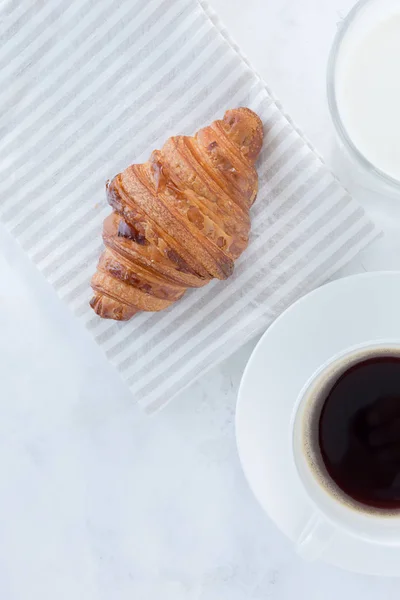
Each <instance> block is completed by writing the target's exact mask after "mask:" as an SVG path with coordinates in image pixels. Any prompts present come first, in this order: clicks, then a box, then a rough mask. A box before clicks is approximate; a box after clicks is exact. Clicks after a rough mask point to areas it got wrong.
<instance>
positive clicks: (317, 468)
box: [291, 341, 400, 560]
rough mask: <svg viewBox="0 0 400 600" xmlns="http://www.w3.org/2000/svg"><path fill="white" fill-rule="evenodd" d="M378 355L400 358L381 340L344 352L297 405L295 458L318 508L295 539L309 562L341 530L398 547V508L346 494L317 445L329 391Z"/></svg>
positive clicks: (398, 352) (316, 376)
mask: <svg viewBox="0 0 400 600" xmlns="http://www.w3.org/2000/svg"><path fill="white" fill-rule="evenodd" d="M377 356H398V357H400V344H399V345H395V344H393V342H385V341H382V342H379V343H374V344H373V345H369V346H368V345H363V346H357V347H354V348H350V349H347V350H346V351H343V352H342V353H341V354H339V355H337V356H335V357H334V358H333V359H331V360H330V361H329V362H328V363H326V364H324V365H323V366H321V368H320V369H319V370H318V371H317V373H316V374H314V375H313V376H312V377H311V379H310V380H309V381H308V382H307V384H306V385H305V386H304V388H303V390H302V392H301V393H300V395H299V398H298V401H297V403H296V406H295V411H294V416H293V421H292V427H291V431H292V450H293V460H294V463H295V466H296V471H297V475H298V477H299V479H300V482H301V485H302V486H303V489H304V491H305V492H306V494H307V496H308V497H309V500H310V501H311V503H312V505H313V507H314V512H313V514H312V516H311V518H310V519H309V520H308V521H307V522H306V523H305V524H304V527H303V529H302V531H301V533H300V535H299V537H298V539H297V551H298V553H299V554H300V555H301V556H303V557H304V558H306V559H309V560H313V559H315V558H317V557H319V556H320V555H321V553H322V552H323V550H324V549H325V548H326V547H327V546H328V545H329V544H330V543H331V542H332V540H333V538H334V536H335V534H336V533H337V532H338V531H346V532H347V533H348V534H350V535H352V536H355V537H357V538H360V539H363V540H366V541H368V542H372V543H375V544H385V545H395V546H400V510H398V511H393V510H389V509H379V508H373V507H371V506H367V505H364V504H362V503H360V502H357V501H356V500H354V499H353V498H351V497H350V496H348V495H347V494H346V493H345V492H344V491H343V490H342V489H341V488H339V486H338V485H337V484H336V483H335V482H334V481H333V479H332V478H331V477H330V475H329V474H328V471H327V470H326V467H325V465H324V462H323V459H322V455H321V452H320V450H319V445H318V422H319V417H320V414H321V410H322V407H323V405H324V402H325V399H326V397H327V394H328V393H329V391H330V389H331V388H332V386H333V385H334V383H335V382H336V381H337V379H338V378H339V377H340V376H341V375H342V374H343V373H344V372H345V371H347V370H348V369H349V368H350V367H352V366H353V365H355V364H357V363H359V362H361V361H363V360H366V359H368V358H373V357H377Z"/></svg>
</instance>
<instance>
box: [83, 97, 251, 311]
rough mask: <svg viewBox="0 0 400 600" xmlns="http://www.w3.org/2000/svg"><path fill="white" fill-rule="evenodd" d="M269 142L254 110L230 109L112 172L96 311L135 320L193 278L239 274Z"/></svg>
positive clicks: (195, 281)
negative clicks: (261, 161)
mask: <svg viewBox="0 0 400 600" xmlns="http://www.w3.org/2000/svg"><path fill="white" fill-rule="evenodd" d="M262 142H263V128H262V123H261V120H260V119H259V117H258V116H257V115H256V114H255V113H254V112H252V111H251V110H250V109H248V108H238V109H233V110H228V111H227V112H226V113H225V116H224V118H223V119H222V120H219V121H214V123H212V124H211V125H210V126H208V127H205V128H204V129H201V130H200V131H198V132H197V133H196V135H195V136H193V137H188V136H176V137H171V138H169V139H168V140H167V142H166V143H165V144H164V146H163V148H162V150H155V151H154V152H153V153H152V155H151V157H150V159H149V161H148V162H146V163H144V164H139V165H131V166H130V167H128V168H127V169H125V171H123V172H122V173H120V174H119V175H117V176H116V177H114V179H113V180H112V181H109V182H107V184H106V187H107V199H108V202H109V204H110V205H111V207H112V208H113V213H112V214H111V215H110V216H109V217H107V218H106V219H105V221H104V229H103V240H104V244H105V247H106V248H105V251H104V252H103V254H102V255H101V257H100V261H99V264H98V267H97V272H96V273H95V275H94V276H93V279H92V288H93V291H94V296H93V298H92V300H91V302H90V304H91V306H92V308H93V309H94V310H95V312H96V313H97V314H98V315H99V316H101V317H103V318H109V319H116V320H128V319H130V318H131V317H132V316H133V315H134V314H136V313H137V312H138V311H143V310H144V311H159V310H163V309H165V308H167V307H168V306H170V305H171V304H172V303H173V302H176V301H177V300H179V298H181V297H182V296H183V294H184V293H185V291H186V290H187V288H198V287H202V286H204V285H206V284H207V283H208V282H209V281H210V280H211V279H212V278H218V279H226V278H227V277H229V276H230V275H231V274H232V271H233V265H234V261H235V260H236V259H237V258H238V257H239V256H240V255H241V253H242V252H243V250H245V248H246V247H247V245H248V238H249V232H250V218H249V209H250V207H251V205H252V204H253V202H254V200H255V198H256V195H257V189H258V177H257V172H256V170H255V168H254V163H255V161H256V159H257V157H258V155H259V152H260V150H261V146H262Z"/></svg>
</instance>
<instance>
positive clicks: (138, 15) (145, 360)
mask: <svg viewBox="0 0 400 600" xmlns="http://www.w3.org/2000/svg"><path fill="white" fill-rule="evenodd" d="M0 21H1V48H0V102H1V107H2V110H1V117H0V129H1V135H0V137H1V141H0V170H1V179H2V185H1V191H0V219H1V221H2V222H3V223H4V224H5V225H6V226H7V228H8V229H9V230H10V231H11V232H12V233H13V235H14V236H15V237H16V238H17V239H18V240H19V242H20V243H21V245H22V246H23V248H24V249H25V251H26V252H27V253H28V255H29V256H30V258H31V259H32V261H33V262H34V264H35V265H37V267H38V269H39V270H40V271H41V272H42V273H43V275H44V276H45V277H46V278H47V280H48V281H49V282H50V283H51V284H52V286H53V287H54V289H55V290H56V291H57V293H58V294H59V296H60V298H61V299H62V300H63V301H64V302H65V303H66V304H67V305H68V306H69V308H70V309H71V310H72V311H73V312H74V313H75V315H76V316H77V318H79V319H80V320H81V321H82V324H83V325H84V326H86V327H87V329H88V330H89V331H90V333H91V335H92V336H94V338H95V340H96V341H97V343H98V344H99V345H100V346H101V348H102V349H103V350H104V352H105V353H106V355H107V357H108V358H109V360H110V361H111V362H112V363H113V364H114V365H115V367H116V368H117V369H118V371H119V372H120V374H121V377H123V379H124V380H125V381H126V382H127V384H128V385H129V386H130V388H131V390H132V393H133V396H134V397H135V398H136V399H137V401H138V402H139V403H140V404H141V405H142V406H143V407H144V408H145V409H147V410H149V411H154V410H155V409H158V408H160V407H161V406H163V405H164V404H165V403H166V402H168V401H169V400H170V399H171V398H172V397H173V396H175V395H176V394H177V393H178V392H180V391H181V390H182V389H183V388H184V387H185V386H186V385H188V384H189V383H190V382H192V381H193V380H194V379H195V378H197V377H198V376H199V375H201V374H202V373H204V371H205V370H206V369H208V368H209V367H210V366H212V365H215V363H217V362H218V361H221V360H222V359H224V358H225V357H227V356H228V355H229V354H230V353H232V352H233V351H234V350H235V349H237V348H238V347H239V346H240V345H242V344H244V343H245V342H246V341H247V340H248V339H249V338H251V337H252V336H254V335H255V334H257V333H258V332H260V331H261V330H262V329H265V328H266V327H267V326H268V325H269V324H270V323H271V321H272V320H273V319H274V318H275V317H276V316H277V315H278V314H279V313H280V312H281V311H282V310H283V309H284V308H285V307H287V306H288V305H289V304H290V303H291V302H293V301H294V300H295V299H296V298H298V297H299V296H300V295H301V294H304V293H305V292H307V291H308V290H310V289H311V288H313V287H315V286H317V285H318V284H320V283H321V282H323V281H324V280H326V279H327V278H328V277H330V276H331V275H332V274H333V273H334V272H335V271H336V270H337V269H339V267H341V266H342V265H343V264H345V263H346V262H347V261H349V260H350V259H351V258H352V257H354V256H355V255H356V254H357V252H358V251H359V250H361V249H362V248H363V247H364V246H365V245H366V244H367V243H368V242H370V241H371V240H372V239H373V238H374V237H375V236H376V234H377V232H376V230H375V228H374V226H373V225H372V224H371V223H370V222H369V221H368V220H367V218H366V217H365V215H364V213H363V210H362V209H361V208H360V207H359V206H358V204H357V203H356V202H355V201H354V200H352V199H351V198H350V197H349V196H348V195H347V193H346V192H345V191H344V190H343V188H342V187H341V186H340V185H339V183H338V182H337V180H336V179H335V178H334V177H333V176H332V174H331V173H330V172H329V171H328V170H327V168H326V167H325V166H324V165H323V163H322V162H321V160H320V158H318V156H317V155H316V153H315V152H314V151H313V149H312V148H311V147H310V145H309V144H308V143H307V142H306V141H305V140H304V138H303V137H302V135H301V133H299V132H298V130H296V129H295V128H294V126H293V124H292V123H291V122H290V121H289V120H288V119H287V117H285V116H284V114H283V113H282V111H281V109H280V107H279V105H278V104H277V103H276V102H275V100H274V98H273V96H272V95H271V93H270V92H269V90H268V89H267V87H266V86H265V84H264V82H263V81H262V80H261V79H260V78H259V77H258V76H257V74H256V73H255V72H254V71H253V70H252V69H251V67H250V66H249V64H248V63H247V62H246V61H245V60H244V59H243V57H242V56H241V55H240V53H239V51H238V49H237V48H236V47H235V46H234V45H233V44H232V43H231V41H230V40H229V37H228V36H227V34H226V32H225V31H224V30H223V29H222V28H221V27H220V26H219V24H218V23H216V20H215V17H214V15H211V14H210V11H209V9H208V8H207V7H206V6H205V5H204V4H203V3H198V2H197V1H196V0H147V1H146V2H145V1H143V0H70V1H69V2H58V1H57V0H3V2H2V3H1V5H0ZM274 59H275V57H271V60H274ZM236 106H248V107H250V108H252V109H253V110H255V111H256V112H257V113H258V114H259V115H260V117H261V118H262V120H263V122H264V124H265V134H266V136H265V145H264V149H263V151H262V154H261V157H260V160H259V163H258V172H259V175H260V191H259V194H258V199H257V201H256V204H255V205H254V208H253V209H252V223H253V228H252V238H251V243H250V246H249V248H248V250H247V251H246V252H245V253H244V255H243V257H242V258H241V260H239V261H238V263H237V266H236V270H235V274H234V276H233V277H232V278H231V279H230V280H229V281H226V282H213V283H211V284H210V285H209V286H207V287H206V288H204V289H202V290H195V291H193V292H189V293H188V294H187V295H186V296H185V297H184V299H183V300H182V301H180V302H179V303H178V304H176V305H175V306H173V307H172V308H171V309H169V310H167V311H165V312H163V313H159V314H145V313H142V314H140V315H138V316H136V317H135V318H134V319H133V320H132V321H131V322H129V323H116V322H112V321H102V320H100V319H99V318H98V317H97V316H96V315H95V314H94V313H93V312H92V311H91V309H90V308H89V306H88V302H89V299H90V296H91V290H90V286H89V282H90V278H91V275H92V273H94V271H95V269H96V263H97V259H98V257H99V254H100V252H101V249H102V240H101V229H102V221H103V219H104V218H105V217H106V216H107V214H109V211H110V209H109V207H108V206H107V205H106V202H105V190H104V184H105V181H106V180H107V179H108V178H111V177H112V176H113V175H114V174H116V173H117V172H119V171H121V170H122V169H124V168H125V167H126V166H127V165H128V164H130V163H132V162H139V161H143V160H146V159H147V157H148V156H149V154H150V152H151V151H152V150H153V149H154V148H159V147H160V146H161V145H162V144H163V142H164V141H165V139H166V138H167V137H169V136H170V135H173V134H177V133H187V134H191V133H194V132H195V131H196V130H197V129H198V128H200V127H201V126H203V125H205V124H208V123H210V122H211V121H212V120H213V119H215V118H220V117H221V116H222V115H223V113H224V111H225V110H226V109H227V108H233V107H236Z"/></svg>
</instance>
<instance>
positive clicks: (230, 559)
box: [0, 0, 400, 600]
mask: <svg viewBox="0 0 400 600" xmlns="http://www.w3.org/2000/svg"><path fill="white" fill-rule="evenodd" d="M211 4H212V6H213V7H214V9H215V10H216V11H217V12H218V14H219V15H220V17H221V18H222V20H223V21H224V22H225V24H226V25H227V26H228V27H229V29H230V31H231V33H232V35H233V37H234V38H235V39H236V40H237V42H238V43H239V44H240V45H241V47H242V49H243V51H244V52H245V54H247V55H248V57H249V58H250V60H251V61H252V63H253V64H254V66H255V67H256V68H257V70H258V71H259V72H260V73H261V75H262V76H263V77H264V78H265V80H267V81H268V83H269V84H270V86H271V87H272V88H273V89H274V91H275V93H276V95H277V96H278V97H279V98H280V99H281V101H282V102H283V104H284V106H285V108H286V110H287V111H288V112H289V113H290V114H291V115H292V116H293V118H294V119H295V120H296V121H297V122H298V124H299V125H300V126H301V127H302V128H303V129H304V131H305V132H306V134H307V135H308V136H309V138H310V139H311V140H312V142H313V143H314V144H315V145H316V146H317V147H318V148H319V150H320V151H321V153H322V154H323V155H324V156H325V157H326V158H327V160H329V154H330V144H331V135H332V129H331V125H330V122H329V117H328V113H327V108H326V103H325V95H324V94H325V88H324V81H325V65H326V59H327V54H328V51H329V46H330V43H331V40H332V37H333V34H334V31H335V27H336V22H337V21H338V19H339V18H340V15H341V14H344V13H345V12H346V10H347V9H348V8H349V7H350V5H351V4H352V0H301V2H299V0H279V1H274V0H246V1H245V2H243V0H212V1H211ZM310 98H312V110H310ZM362 200H363V201H365V202H366V203H367V204H368V203H369V204H368V205H369V206H370V208H371V209H372V212H373V213H374V215H375V216H376V218H377V219H378V220H380V222H381V223H382V224H383V226H384V227H385V230H386V233H387V235H386V236H385V238H384V239H383V240H381V241H379V242H378V243H377V244H375V245H374V247H373V248H371V249H369V250H367V251H366V252H364V254H363V255H362V257H360V258H359V259H358V260H357V262H356V263H354V264H353V265H351V266H350V267H349V268H348V269H347V272H349V271H350V272H351V271H352V270H359V269H360V267H361V268H365V269H376V268H400V258H399V257H400V253H399V252H397V250H398V248H397V246H398V242H397V239H400V236H399V235H398V231H397V228H396V225H395V223H394V220H393V218H392V217H391V216H390V215H391V214H392V213H390V211H389V212H388V211H385V210H382V209H381V207H376V203H375V204H374V203H373V202H372V201H371V200H368V199H364V198H363V199H362ZM391 210H392V209H391ZM0 233H1V235H0V272H1V275H2V276H1V278H0V308H2V310H0V332H1V336H2V344H1V346H0V348H1V349H0V360H1V374H2V386H1V395H0V402H1V414H2V418H1V420H0V443H1V452H0V475H1V484H0V485H1V493H0V540H1V542H0V598H1V599H2V600H3V599H4V600H64V599H65V600H72V599H73V600H125V599H126V600H128V599H129V600H131V599H133V598H134V599H135V600H136V599H137V600H161V599H162V600H225V599H226V600H266V599H267V598H268V599H272V600H293V599H294V598H297V597H301V598H307V599H308V600H320V598H324V600H334V599H335V600H336V599H337V598H338V597H342V598H345V599H350V598H353V597H355V596H359V597H362V598H363V599H366V600H369V599H371V600H372V599H375V598H380V597H385V598H386V599H387V600H391V599H393V600H394V599H395V598H396V599H397V598H398V595H399V591H400V580H399V581H398V580H380V579H376V578H372V577H365V576H363V577H362V576H357V575H352V574H348V573H345V572H341V571H338V570H336V569H334V568H331V567H329V566H326V565H323V564H305V563H303V562H301V561H300V559H299V558H297V556H296V555H295V554H294V551H293V549H292V547H291V545H290V544H289V543H288V541H287V540H286V539H284V537H283V536H282V535H281V534H280V533H279V532H278V531H277V530H276V528H275V526H274V525H273V524H272V523H271V522H270V521H269V520H268V518H267V517H266V516H265V515H264V514H263V513H262V511H261V509H260V508H259V507H258V505H257V504H256V502H255V500H254V499H253V497H252V495H251V493H250V491H249V489H248V487H247V485H246V483H245V481H244V478H243V475H242V472H241V469H240V466H239V463H238V458H237V454H236V448H235V440H234V428H233V419H234V411H235V400H236V392H237V387H238V383H239V380H240V377H241V373H242V370H243V367H244V364H245V362H246V360H247V358H248V356H249V354H250V352H251V349H252V344H250V345H248V346H247V347H246V348H244V349H243V350H241V351H240V352H239V353H237V354H236V355H235V356H234V357H233V358H231V359H230V360H229V361H228V362H226V363H225V364H224V365H222V366H221V367H219V368H218V369H215V370H214V371H213V372H211V373H210V374H209V375H208V376H207V377H206V378H204V379H203V380H202V381H200V382H199V383H197V384H195V385H194V386H192V388H191V389H189V390H188V391H187V392H186V393H185V394H184V395H183V396H182V397H181V398H179V399H178V400H176V401H174V402H173V403H172V404H171V405H169V406H168V407H167V408H166V409H165V410H164V411H163V412H162V413H160V414H159V415H157V416H155V417H152V418H150V419H149V418H148V417H145V416H143V415H142V414H141V413H140V412H139V410H138V409H136V408H135V407H134V406H132V402H131V398H130V396H129V394H128V393H127V391H126V390H125V389H124V387H123V386H122V384H121V383H120V382H119V381H118V378H117V376H116V375H115V374H114V372H113V371H112V369H111V368H110V367H108V365H107V364H106V363H105V360H104V359H103V357H102V356H101V355H100V352H99V351H98V349H96V348H95V346H94V344H93V343H92V342H91V340H90V339H89V338H88V337H87V336H86V334H85V333H84V332H82V331H80V330H79V327H78V326H77V325H76V324H75V323H74V322H73V320H72V319H71V318H70V316H69V315H67V314H66V313H65V312H64V309H63V307H61V306H60V305H59V303H58V302H57V300H56V298H55V297H54V295H53V293H52V292H51V291H50V289H49V288H47V286H46V284H45V283H43V282H42V280H41V279H40V278H39V277H38V276H37V274H36V273H35V271H34V270H33V268H32V267H31V266H30V265H29V264H28V263H27V260H26V259H25V257H24V256H23V255H22V253H21V251H20V249H19V248H18V247H17V245H16V244H15V243H14V242H13V241H12V240H11V239H10V238H9V237H8V236H7V235H6V234H5V233H4V231H3V230H1V232H0ZM33 365H34V366H33Z"/></svg>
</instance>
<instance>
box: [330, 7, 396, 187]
mask: <svg viewBox="0 0 400 600" xmlns="http://www.w3.org/2000/svg"><path fill="white" fill-rule="evenodd" d="M328 100H329V107H330V111H331V115H332V119H333V123H334V125H335V128H336V131H337V134H338V139H339V146H340V153H338V154H337V156H336V162H337V160H338V156H339V155H340V160H341V165H339V173H340V174H341V178H343V177H342V176H343V174H344V179H345V181H344V183H345V184H346V183H347V184H348V185H349V187H350V189H351V187H352V185H351V183H352V181H351V180H352V179H353V180H357V183H358V184H359V185H360V184H361V185H362V186H363V187H364V188H368V189H370V190H373V191H376V192H379V193H382V194H384V195H385V196H387V195H390V196H395V197H398V198H399V199H400V0H361V1H360V2H358V3H357V4H356V6H355V7H354V8H353V10H352V11H351V12H350V14H349V15H348V17H347V18H346V19H345V20H344V21H343V22H342V23H341V25H340V26H339V31H338V33H337V36H336V40H335V42H334V46H333V49H332V52H331V56H330V60H329V67H328ZM344 163H347V166H346V167H344V166H343V165H344ZM336 166H337V167H338V164H337V165H336ZM349 178H350V181H346V179H347V180H349Z"/></svg>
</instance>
